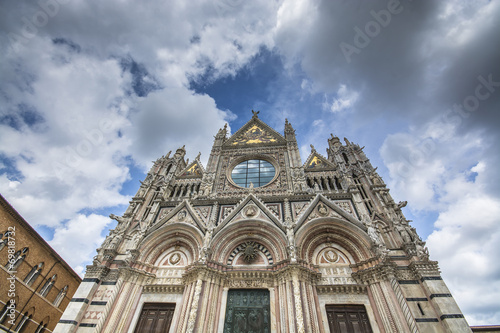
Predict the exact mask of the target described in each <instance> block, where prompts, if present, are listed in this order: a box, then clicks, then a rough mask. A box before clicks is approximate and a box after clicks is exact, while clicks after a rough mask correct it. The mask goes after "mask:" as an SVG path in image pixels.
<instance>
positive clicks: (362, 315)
mask: <svg viewBox="0 0 500 333" xmlns="http://www.w3.org/2000/svg"><path fill="white" fill-rule="evenodd" d="M326 314H327V316H328V326H329V327H330V332H332V333H371V332H372V328H371V326H370V322H369V320H368V316H367V315H366V309H365V307H364V306H363V305H327V306H326Z"/></svg>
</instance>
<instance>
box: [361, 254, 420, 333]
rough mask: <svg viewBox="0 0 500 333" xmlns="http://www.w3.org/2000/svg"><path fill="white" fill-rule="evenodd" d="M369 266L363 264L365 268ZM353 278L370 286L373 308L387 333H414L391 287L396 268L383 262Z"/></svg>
mask: <svg viewBox="0 0 500 333" xmlns="http://www.w3.org/2000/svg"><path fill="white" fill-rule="evenodd" d="M369 264H370V263H363V265H364V267H366V266H369ZM352 277H353V278H354V279H356V280H357V282H358V283H360V284H366V285H367V286H368V289H369V291H370V293H371V295H372V296H373V300H374V302H375V303H376V304H374V306H373V308H374V309H377V310H378V312H379V315H380V319H381V321H382V326H383V328H384V330H385V332H387V333H389V332H393V333H399V332H412V331H411V330H410V327H409V326H408V323H407V321H406V319H405V316H404V314H403V312H402V309H401V307H400V304H399V302H398V300H397V296H396V294H395V291H394V290H393V289H392V286H391V280H393V279H395V277H394V267H393V266H392V265H391V264H390V263H387V262H382V263H378V264H375V265H373V266H371V267H368V268H365V269H362V270H358V271H357V272H355V273H353V274H352Z"/></svg>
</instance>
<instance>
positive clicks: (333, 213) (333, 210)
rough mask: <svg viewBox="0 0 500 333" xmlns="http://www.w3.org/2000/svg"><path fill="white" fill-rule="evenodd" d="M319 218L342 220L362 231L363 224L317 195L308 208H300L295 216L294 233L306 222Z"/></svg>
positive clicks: (320, 195)
mask: <svg viewBox="0 0 500 333" xmlns="http://www.w3.org/2000/svg"><path fill="white" fill-rule="evenodd" d="M319 218H335V219H337V220H343V221H345V222H346V223H352V224H355V225H357V226H358V227H360V228H362V229H364V227H363V224H362V223H361V222H360V221H359V220H358V219H357V218H355V217H354V216H352V215H351V214H349V213H347V212H346V211H345V210H343V209H342V208H340V207H339V206H338V205H336V204H335V203H334V202H333V201H331V200H329V199H327V198H326V197H325V196H323V195H322V194H318V195H317V196H316V197H315V198H314V199H313V200H312V201H311V202H310V204H309V205H308V206H305V207H303V208H302V210H301V213H300V214H299V215H298V216H297V222H296V226H295V231H297V230H298V229H300V227H301V226H302V225H304V224H307V222H309V221H311V220H314V219H319Z"/></svg>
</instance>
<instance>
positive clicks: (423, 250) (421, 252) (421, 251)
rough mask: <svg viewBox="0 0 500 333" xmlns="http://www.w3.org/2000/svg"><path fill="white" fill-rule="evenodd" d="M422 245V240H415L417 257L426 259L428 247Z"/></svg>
mask: <svg viewBox="0 0 500 333" xmlns="http://www.w3.org/2000/svg"><path fill="white" fill-rule="evenodd" d="M424 245H425V243H424V242H417V243H416V244H415V247H416V248H417V257H418V258H419V259H420V260H423V261H427V260H429V249H428V248H427V247H426V246H424Z"/></svg>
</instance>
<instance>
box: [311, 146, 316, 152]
mask: <svg viewBox="0 0 500 333" xmlns="http://www.w3.org/2000/svg"><path fill="white" fill-rule="evenodd" d="M315 151H316V149H315V148H314V146H313V145H312V144H311V153H312V152H315Z"/></svg>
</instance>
